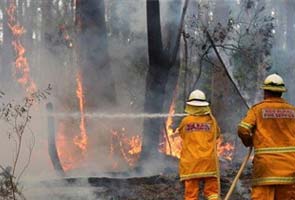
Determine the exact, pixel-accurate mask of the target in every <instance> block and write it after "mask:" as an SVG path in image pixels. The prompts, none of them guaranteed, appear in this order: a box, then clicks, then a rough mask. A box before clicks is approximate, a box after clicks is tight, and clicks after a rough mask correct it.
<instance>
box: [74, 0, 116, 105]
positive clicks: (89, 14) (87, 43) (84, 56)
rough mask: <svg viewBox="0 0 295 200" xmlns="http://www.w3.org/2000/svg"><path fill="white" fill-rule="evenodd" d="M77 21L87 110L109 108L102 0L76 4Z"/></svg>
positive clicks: (112, 93)
mask: <svg viewBox="0 0 295 200" xmlns="http://www.w3.org/2000/svg"><path fill="white" fill-rule="evenodd" d="M76 20H77V21H76V24H77V28H78V54H79V65H80V66H79V67H80V71H81V75H82V79H83V87H84V91H85V101H86V102H87V108H88V109H89V110H91V109H95V110H96V109H98V108H99V109H103V108H110V106H112V105H113V104H114V103H115V102H116V98H115V85H114V80H113V78H112V74H111V68H110V64H109V55H108V43H107V30H106V22H105V6H104V1H97V0H86V1H85V0H83V1H82V0H79V1H77V3H76ZM87 108H86V109H87Z"/></svg>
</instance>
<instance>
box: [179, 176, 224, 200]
mask: <svg viewBox="0 0 295 200" xmlns="http://www.w3.org/2000/svg"><path fill="white" fill-rule="evenodd" d="M202 180H204V183H205V184H204V195H205V197H206V199H207V200H218V199H219V198H218V181H217V178H215V177H206V178H195V179H189V180H185V181H184V187H185V188H184V199H185V200H198V199H199V197H198V196H199V184H200V182H201V181H202Z"/></svg>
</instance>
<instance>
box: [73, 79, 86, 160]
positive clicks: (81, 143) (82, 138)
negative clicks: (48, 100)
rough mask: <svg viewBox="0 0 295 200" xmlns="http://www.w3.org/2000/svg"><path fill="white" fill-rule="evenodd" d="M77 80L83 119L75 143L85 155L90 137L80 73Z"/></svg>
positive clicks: (77, 92) (77, 91)
mask: <svg viewBox="0 0 295 200" xmlns="http://www.w3.org/2000/svg"><path fill="white" fill-rule="evenodd" d="M76 81H77V90H76V95H77V98H78V100H79V108H80V113H81V119H80V126H79V128H80V135H79V136H76V137H75V138H74V140H73V141H74V144H75V145H76V146H78V147H79V148H80V150H81V151H82V154H84V155H85V153H86V150H87V143H88V137H87V132H86V125H85V112H84V94H83V85H82V79H81V76H80V74H78V75H77V78H76Z"/></svg>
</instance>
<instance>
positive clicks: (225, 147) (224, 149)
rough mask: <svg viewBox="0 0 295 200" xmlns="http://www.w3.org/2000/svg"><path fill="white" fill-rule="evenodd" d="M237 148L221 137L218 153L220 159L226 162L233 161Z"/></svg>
mask: <svg viewBox="0 0 295 200" xmlns="http://www.w3.org/2000/svg"><path fill="white" fill-rule="evenodd" d="M234 150H235V147H234V145H233V144H231V143H229V142H224V141H223V140H222V138H221V137H220V138H219V139H218V140H217V152H218V155H219V156H220V157H223V158H224V159H225V160H228V161H231V160H232V157H233V152H234Z"/></svg>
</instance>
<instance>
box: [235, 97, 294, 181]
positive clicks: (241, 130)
mask: <svg viewBox="0 0 295 200" xmlns="http://www.w3.org/2000/svg"><path fill="white" fill-rule="evenodd" d="M251 133H253V136H250V134H251ZM238 134H239V136H240V137H241V139H242V140H243V141H244V144H245V143H246V144H247V143H248V144H249V141H250V139H252V142H253V146H254V160H253V185H276V184H291V183H295V107H293V106H292V105H290V104H288V103H287V102H286V101H285V100H284V99H282V98H268V99H265V100H264V101H262V102H260V103H258V104H256V105H254V106H253V107H252V108H251V109H249V111H248V113H247V115H246V117H245V118H244V119H243V120H242V121H241V122H240V124H239V127H238ZM250 143H251V142H250Z"/></svg>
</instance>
